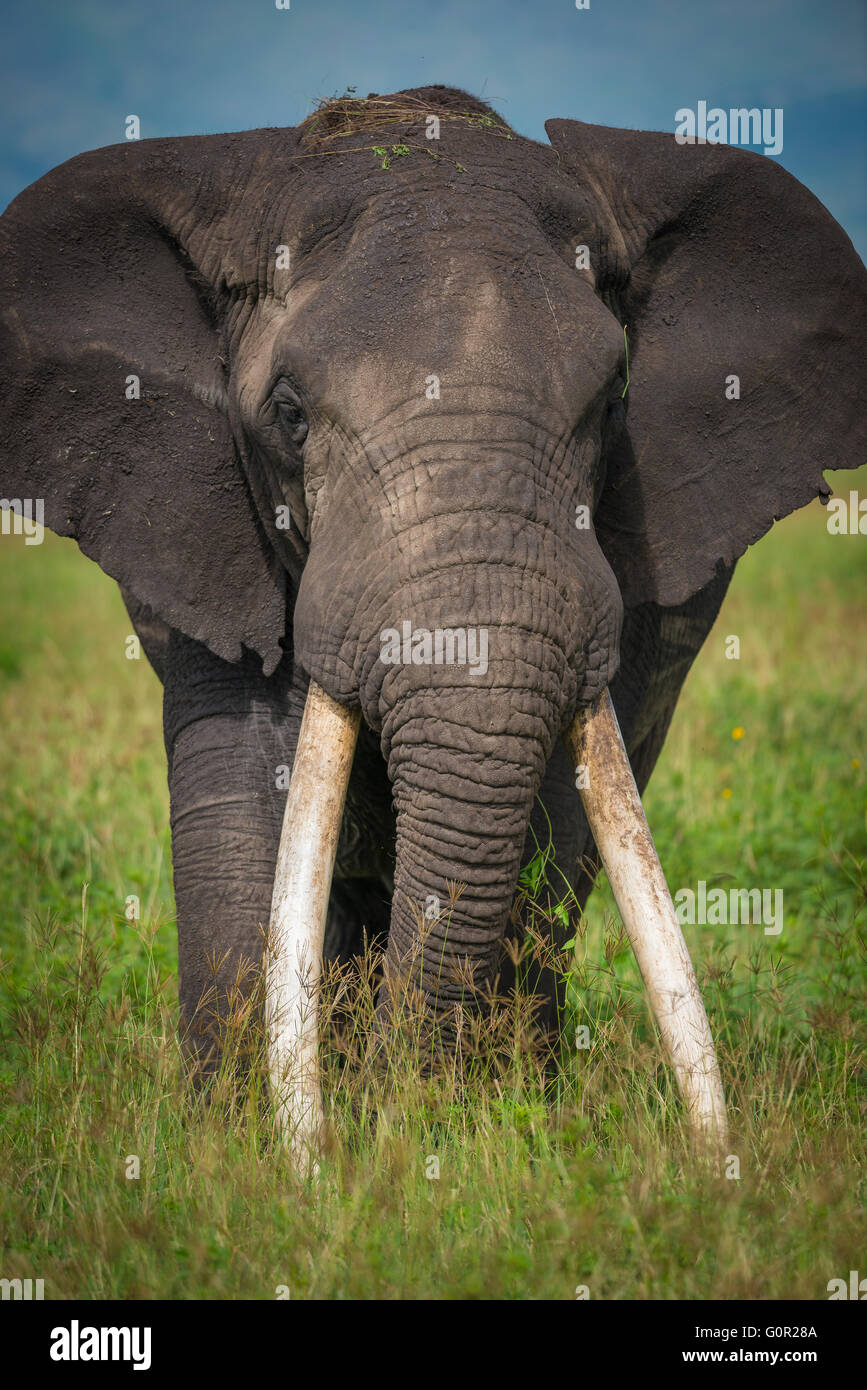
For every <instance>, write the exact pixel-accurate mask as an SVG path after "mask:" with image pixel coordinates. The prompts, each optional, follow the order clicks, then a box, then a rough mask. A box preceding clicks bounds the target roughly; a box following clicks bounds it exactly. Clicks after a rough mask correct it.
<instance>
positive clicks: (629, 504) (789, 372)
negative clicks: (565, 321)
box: [546, 120, 867, 606]
mask: <svg viewBox="0 0 867 1390" xmlns="http://www.w3.org/2000/svg"><path fill="white" fill-rule="evenodd" d="M546 130H547V132H548V135H549V138H550V140H551V143H552V145H553V146H554V147H555V149H556V150H557V151H558V152H559V155H560V160H559V164H560V172H561V174H562V175H563V176H565V177H566V178H567V179H574V180H576V181H578V182H580V184H581V185H582V186H583V187H584V188H586V187H587V186H588V185H589V186H590V187H591V188H592V189H593V190H594V191H595V194H596V196H597V199H598V202H599V205H600V206H601V208H602V223H603V226H602V232H603V236H604V237H605V239H606V241H607V245H608V246H609V247H610V246H613V245H616V246H617V247H618V248H620V250H621V253H622V252H623V249H624V248H625V256H624V261H625V269H626V270H627V271H628V278H627V279H626V281H625V284H623V285H622V287H621V289H620V290H619V292H617V291H615V294H614V298H613V299H612V300H611V301H610V302H611V304H612V307H614V308H615V310H616V312H617V313H618V315H619V317H620V319H621V322H623V324H624V326H626V329H627V335H628V348H629V369H630V379H629V386H628V390H627V393H626V401H627V412H626V427H625V429H624V430H623V431H622V432H621V433H620V435H619V437H618V438H617V440H616V441H612V443H611V447H610V450H609V456H608V471H607V475H606V482H605V485H604V488H603V491H602V494H601V496H600V499H599V503H598V508H597V514H596V519H595V524H596V531H597V535H598V537H599V541H600V544H601V546H602V548H603V550H604V551H605V554H606V556H607V558H608V560H609V562H610V564H611V566H612V568H613V569H614V571H615V573H616V575H617V578H618V580H619V582H620V586H621V591H622V593H623V597H624V600H625V602H626V603H627V605H628V606H633V605H635V604H637V603H641V602H646V601H648V600H655V601H656V602H658V603H660V604H664V605H667V606H669V605H675V604H679V603H683V602H685V601H686V600H687V599H688V598H689V597H690V596H691V595H692V594H694V593H696V592H697V591H698V590H699V589H700V588H701V587H702V586H703V585H704V584H706V583H707V582H708V581H709V580H710V579H712V578H713V576H714V574H715V573H722V572H723V571H724V570H725V569H726V568H727V567H728V566H729V565H730V564H731V563H732V562H733V561H734V560H736V559H737V557H738V556H739V555H741V554H743V552H744V550H745V549H746V548H747V546H748V545H751V544H752V543H753V542H754V541H756V540H758V539H759V537H760V536H762V535H764V533H765V532H766V531H767V530H768V528H769V527H770V526H771V525H772V524H773V522H774V521H775V520H777V519H779V518H780V517H782V516H785V515H786V514H787V513H788V512H790V511H793V510H794V509H795V508H796V507H801V506H803V505H804V504H805V503H806V502H809V501H810V500H811V499H812V498H814V497H816V496H817V495H818V496H822V497H823V499H825V498H827V496H828V494H829V491H830V490H829V488H828V487H827V485H826V484H825V483H824V482H823V479H822V470H823V469H826V468H855V467H857V466H858V465H859V464H861V463H862V462H863V461H864V445H865V438H864V433H865V420H867V413H865V410H864V405H865V401H864V396H865V376H864V349H865V329H867V315H865V298H867V295H865V289H867V275H865V271H864V267H863V265H862V263H861V261H860V259H859V257H858V256H857V254H856V252H855V250H854V248H853V247H852V244H851V242H850V241H849V239H848V237H847V236H846V235H845V233H844V232H843V231H842V229H841V228H840V227H839V226H838V224H837V223H836V222H835V221H834V219H833V218H832V217H831V215H830V213H829V212H828V211H827V210H826V209H825V208H824V207H823V206H822V204H821V203H819V202H818V200H817V199H816V198H814V197H813V195H812V194H811V193H809V192H808V190H807V189H806V188H804V186H803V185H802V184H800V183H799V182H798V181H797V179H795V178H793V177H792V176H791V175H790V174H788V173H786V172H785V170H783V169H782V168H780V167H779V165H776V164H773V163H772V162H771V161H770V160H769V159H766V158H763V157H762V156H760V155H756V154H753V153H751V152H749V151H744V150H737V149H733V148H731V147H729V146H723V145H680V144H678V143H677V141H676V140H675V138H674V136H673V135H662V134H648V133H645V132H641V131H629V130H614V129H609V128H607V127H604V126H592V125H585V124H583V123H582V122H579V121H562V120H554V121H549V122H548V123H547V125H546ZM732 377H737V378H738V383H737V385H736V384H735V383H734V382H732V381H731V378H732ZM738 390H739V399H737V398H735V397H736V394H737V391H738ZM728 397H732V398H731V399H729V398H728Z"/></svg>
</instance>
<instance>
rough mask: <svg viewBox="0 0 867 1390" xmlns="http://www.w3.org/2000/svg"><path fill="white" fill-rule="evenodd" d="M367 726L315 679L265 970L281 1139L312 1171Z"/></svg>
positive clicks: (289, 801) (290, 799)
mask: <svg viewBox="0 0 867 1390" xmlns="http://www.w3.org/2000/svg"><path fill="white" fill-rule="evenodd" d="M360 722H361V713H360V711H359V710H349V709H345V708H344V706H343V705H339V704H337V702H336V701H335V700H332V699H331V697H330V695H326V693H325V691H324V690H323V689H322V688H321V687H320V686H318V685H317V684H316V683H315V682H314V681H312V680H311V682H310V688H309V690H308V692H307V702H306V704H305V706H304V718H303V719H302V721H301V731H300V733H299V736H298V748H297V751H296V753H295V762H294V764H293V766H292V779H291V782H290V784H289V793H288V796H287V798H286V811H285V813H284V816H283V829H282V832H281V835H280V849H279V851H278V855H277V869H276V872H275V875H274V893H273V896H272V899H271V920H270V926H269V933H268V953H267V960H266V970H265V981H266V983H265V1021H266V1027H267V1030H268V1067H269V1075H270V1080H271V1092H272V1097H273V1100H274V1103H275V1105H276V1108H277V1119H278V1125H279V1129H280V1133H281V1136H282V1138H283V1141H284V1142H285V1143H287V1144H288V1145H289V1147H290V1149H291V1150H292V1153H293V1155H294V1156H295V1158H296V1161H298V1163H299V1166H302V1167H304V1168H306V1169H307V1170H308V1171H309V1170H310V1169H315V1166H316V1156H317V1154H318V1152H319V1146H320V1142H321V1133H322V1097H321V1093H320V1085H319V1068H318V1053H319V1029H318V1018H317V1015H318V989H319V980H320V975H321V971H322V947H323V942H324V939H325V917H326V913H327V911H328V896H329V893H330V891H331V876H332V873H333V871H334V856H335V854H336V852H337V840H338V837H339V834H340V822H341V819H342V816H343V803H344V801H345V800H346V788H347V785H348V783H349V774H350V772H351V771H352V758H353V754H354V751H355V743H356V740H357V738H358V729H359V724H360Z"/></svg>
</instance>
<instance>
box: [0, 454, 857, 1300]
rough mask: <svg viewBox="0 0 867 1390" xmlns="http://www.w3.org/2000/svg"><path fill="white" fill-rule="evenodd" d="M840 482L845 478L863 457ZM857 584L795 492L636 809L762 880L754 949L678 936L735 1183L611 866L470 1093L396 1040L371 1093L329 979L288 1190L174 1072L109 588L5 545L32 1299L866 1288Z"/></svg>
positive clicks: (737, 594) (21, 1144) (743, 575)
mask: <svg viewBox="0 0 867 1390" xmlns="http://www.w3.org/2000/svg"><path fill="white" fill-rule="evenodd" d="M836 483H837V487H838V488H839V489H840V490H841V491H843V492H845V491H846V490H847V489H848V488H849V487H850V486H858V485H859V484H860V486H861V492H862V495H863V494H864V492H865V491H867V474H865V473H864V472H862V473H861V474H860V475H852V474H848V475H838V478H837V480H836ZM865 591H867V539H865V538H864V537H863V536H862V537H859V536H831V535H829V534H828V532H827V530H826V527H825V518H824V515H823V513H822V511H821V509H820V508H819V507H818V505H816V506H814V507H810V508H808V509H806V510H805V511H803V512H801V513H799V514H798V515H796V516H794V517H792V518H789V519H788V520H786V521H785V522H783V523H781V524H780V525H778V526H777V527H775V528H774V530H773V532H772V533H771V535H769V536H768V537H767V538H766V539H765V540H764V541H763V542H762V543H761V544H760V545H759V546H758V547H756V548H755V550H753V551H751V552H750V553H749V554H748V555H747V556H746V557H745V559H744V560H743V561H742V562H741V564H740V566H739V569H738V572H737V574H736V576H735V579H734V582H733V585H732V588H731V590H730V594H729V597H728V598H727V600H726V604H725V606H724V609H723V613H722V615H721V617H720V620H719V622H718V623H717V626H716V628H715V630H714V632H713V633H712V635H711V637H710V638H709V640H708V643H707V645H706V647H705V649H704V651H703V652H702V654H701V656H700V658H699V660H698V662H697V663H696V666H695V668H694V670H693V672H692V673H691V675H690V677H689V679H688V681H687V684H686V687H685V691H684V695H683V698H682V700H681V703H680V705H679V708H678V712H677V714H676V716H675V720H674V724H673V726H672V730H671V733H670V736H669V739H668V743H667V745H666V748H665V750H664V752H663V754H662V757H661V759H660V763H659V765H658V767H657V770H656V773H655V774H654V777H653V779H652V781H651V784H650V787H649V789H648V793H647V795H646V798H645V801H646V807H647V812H648V818H649V821H650V824H651V828H652V829H653V832H654V835H655V839H656V843H657V846H658V848H659V852H660V856H661V858H662V862H663V866H664V868H665V870H666V874H667V877H668V880H669V883H670V885H671V887H672V890H673V891H677V890H678V889H680V888H682V887H692V888H695V887H696V885H697V883H698V882H699V880H704V881H705V882H706V883H707V884H708V885H709V886H711V885H712V886H723V887H729V886H737V887H738V888H754V887H760V888H766V889H780V890H782V892H783V902H784V913H783V918H784V920H783V929H782V931H781V932H780V933H779V934H778V935H768V934H766V933H765V931H764V929H763V926H762V925H761V924H760V923H757V924H754V925H728V926H687V927H685V929H684V930H685V934H686V936H687V941H688V944H689V947H690V950H691V953H692V956H693V960H694V962H695V965H696V970H697V973H698V976H699V981H700V984H701V986H702V990H703V994H704V997H705V1001H706V1004H707V1007H708V1012H709V1015H710V1020H711V1027H712V1031H713V1033H714V1037H715V1039H716V1041H717V1046H718V1051H719V1054H720V1061H721V1065H722V1070H723V1077H724V1082H725V1086H726V1091H727V1094H728V1098H729V1103H730V1109H731V1118H732V1126H733V1136H732V1142H731V1146H730V1147H731V1155H732V1158H731V1159H730V1160H729V1162H728V1163H727V1165H726V1170H725V1171H721V1172H719V1173H716V1174H715V1173H714V1172H713V1171H711V1170H710V1169H708V1168H707V1167H706V1166H703V1165H701V1164H699V1163H697V1162H695V1161H694V1160H693V1159H692V1158H691V1157H690V1153H689V1150H688V1147H687V1145H686V1143H685V1140H684V1136H683V1133H682V1129H681V1123H680V1117H679V1109H678V1104H677V1099H676V1095H675V1092H674V1090H673V1085H672V1081H671V1077H670V1075H669V1073H668V1071H667V1069H666V1068H665V1067H663V1066H662V1064H661V1062H660V1060H659V1056H658V1053H657V1050H656V1047H655V1044H654V1033H653V1030H652V1027H651V1025H650V1022H649V1019H648V1015H647V1011H646V1007H645V1004H644V996H643V993H642V990H641V987H640V980H639V977H638V974H637V970H636V967H635V964H634V961H633V959H632V957H631V953H630V951H629V948H628V946H627V945H626V944H625V941H624V939H623V937H622V935H621V933H620V930H619V924H618V919H617V917H616V913H615V911H614V908H613V903H612V900H611V898H610V895H609V893H608V890H607V887H606V886H605V885H604V884H602V885H600V889H599V890H598V891H597V892H596V893H594V895H593V898H592V899H591V903H590V906H589V909H588V914H587V919H586V924H585V926H586V930H585V931H584V932H583V934H582V935H581V937H580V939H579V941H578V944H577V948H576V955H575V959H574V961H571V960H570V961H567V962H566V963H565V964H566V967H567V968H568V969H569V974H570V993H569V999H570V1012H571V1014H572V1017H571V1018H570V1021H569V1023H568V1026H567V1028H566V1030H565V1040H566V1041H565V1045H564V1053H563V1063H562V1067H561V1069H560V1072H559V1074H558V1076H557V1077H556V1079H555V1080H554V1081H553V1082H551V1081H547V1080H546V1078H545V1077H544V1075H542V1074H540V1072H539V1068H538V1067H537V1065H536V1063H535V1061H534V1059H533V1055H532V1053H531V1051H530V1050H529V1049H528V1048H526V1047H524V1046H523V1044H522V1039H523V1038H524V1036H525V1030H524V1029H523V1026H522V1020H521V1018H520V1017H517V1018H516V1020H515V1022H514V1026H513V1028H512V1031H511V1033H510V1034H509V1038H510V1040H511V1046H510V1048H509V1049H507V1051H506V1054H505V1055H504V1054H503V1052H502V1050H501V1052H500V1053H498V1054H497V1057H496V1060H495V1059H494V1058H493V1057H492V1056H489V1055H487V1054H486V1053H485V1051H484V1049H480V1052H479V1057H478V1059H477V1061H476V1063H474V1064H471V1065H469V1066H468V1073H467V1076H466V1077H465V1078H464V1080H463V1082H462V1084H461V1085H458V1083H457V1082H456V1080H455V1079H454V1078H453V1077H451V1076H444V1077H439V1078H438V1079H436V1080H429V1081H425V1080H422V1079H421V1078H420V1077H419V1075H418V1074H417V1072H416V1071H415V1070H414V1068H413V1066H412V1065H411V1059H410V1062H407V1059H406V1058H405V1057H404V1056H402V1055H401V1053H400V1048H401V1046H402V1044H395V1056H394V1057H393V1059H392V1066H391V1068H390V1070H389V1072H388V1074H387V1076H386V1078H385V1081H383V1080H381V1079H371V1078H370V1075H369V1073H368V1072H367V1071H366V1070H365V1069H364V1068H363V1067H360V1066H354V1065H352V1055H353V1053H354V1051H356V1050H357V1051H362V1050H363V1049H362V1047H361V1042H362V1040H363V1035H364V1024H365V1019H366V1017H367V1016H368V1011H369V1008H370V998H369V991H367V990H366V987H365V982H364V980H363V979H362V980H361V981H358V982H355V983H354V984H352V985H351V988H352V989H354V990H355V993H356V995H357V996H358V997H357V1001H356V1006H357V1010H358V1018H359V1024H358V1027H357V1029H356V1032H355V1035H354V1036H352V1037H350V1039H349V1041H348V1043H346V1044H345V1047H338V1046H334V1047H332V1048H331V1049H330V1050H329V1053H328V1056H327V1058H326V1062H325V1067H326V1077H325V1080H326V1096H327V1098H328V1105H329V1109H330V1113H331V1117H332V1137H331V1142H330V1144H329V1148H328V1152H327V1155H326V1158H325V1160H324V1163H323V1167H322V1171H321V1175H320V1177H319V1179H318V1181H317V1182H316V1183H315V1184H313V1185H311V1184H305V1183H302V1182H300V1181H299V1180H297V1179H296V1178H295V1177H294V1176H293V1174H292V1172H291V1171H290V1168H289V1165H288V1163H287V1160H286V1158H285V1156H284V1155H282V1154H281V1153H280V1152H279V1151H275V1149H274V1147H273V1145H272V1143H271V1132H270V1127H269V1122H268V1120H267V1117H266V1116H265V1115H264V1112H263V1110H262V1108H261V1107H260V1106H259V1104H258V1099H259V1098H258V1097H257V1096H256V1094H255V1093H253V1092H251V1094H250V1097H249V1099H248V1102H247V1103H246V1104H239V1105H236V1106H234V1107H232V1108H230V1113H229V1118H228V1119H225V1118H224V1112H225V1110H226V1108H227V1107H224V1106H221V1105H219V1104H217V1105H213V1106H211V1107H210V1108H204V1107H200V1106H196V1105H193V1103H192V1102H191V1101H190V1099H189V1098H188V1097H187V1095H186V1093H185V1089H184V1085H183V1081H182V1077H181V1070H180V1065H179V1059H178V1051H177V1046H176V1042H175V1031H174V1030H175V1011H176V977H175V966H176V943H175V927H174V921H173V900H172V890H171V872H170V840H169V833H168V797H167V791H166V778H165V761H164V755H163V749H162V738H161V708H160V689H159V685H158V682H157V680H156V678H155V676H154V675H153V673H152V671H151V670H150V668H149V667H148V665H147V663H146V661H145V659H144V658H142V659H141V660H140V661H130V660H127V659H126V657H125V645H124V643H125V637H126V636H127V634H128V633H129V631H130V627H129V620H128V618H127V617H126V614H125V611H124V609H123V606H122V603H121V600H120V597H119V594H118V591H117V589H116V587H115V585H114V584H113V583H112V582H111V581H110V580H108V579H107V578H105V576H103V575H102V574H101V573H100V572H99V571H98V570H97V568H96V567H95V566H94V565H92V564H91V563H90V562H89V561H87V560H85V559H84V558H83V557H82V556H81V555H80V554H79V552H78V551H77V549H76V547H75V546H74V545H73V544H72V543H71V542H67V541H60V540H57V539H56V538H53V537H51V536H47V537H46V541H45V544H44V545H43V546H41V547H35V546H34V547H25V546H24V544H23V540H22V539H21V538H20V537H19V538H11V537H3V538H2V539H0V604H2V636H0V707H2V719H3V730H4V758H3V765H2V796H0V839H2V848H0V854H2V862H3V864H4V866H5V868H4V872H3V875H2V880H0V953H2V954H0V964H2V970H0V1009H2V1018H0V1029H2V1061H0V1231H2V1237H0V1239H2V1247H3V1248H2V1257H0V1275H2V1276H3V1277H6V1278H14V1277H22V1278H26V1277H32V1278H42V1279H44V1280H45V1294H46V1297H48V1298H64V1297H84V1298H89V1297H92V1298H109V1297H117V1298H149V1297H162V1298H174V1299H177V1298H274V1297H275V1296H277V1291H278V1289H281V1290H282V1291H283V1294H284V1295H285V1294H286V1293H287V1292H288V1294H289V1295H290V1296H291V1297H293V1298H304V1297H310V1298H393V1297H408V1298H423V1297H435V1298H491V1297H493V1298H560V1299H562V1298H565V1299H572V1298H574V1297H575V1296H576V1290H578V1289H586V1291H587V1292H588V1293H589V1296H590V1297H591V1298H609V1299H610V1298H666V1299H677V1298H786V1297H788V1298H804V1299H825V1298H827V1296H828V1294H827V1284H828V1281H829V1280H830V1279H832V1278H836V1277H843V1278H846V1277H847V1276H848V1271H849V1270H850V1269H860V1270H861V1272H862V1274H867V1268H865V1267H864V1259H865V1248H867V1243H865V1218H864V1207H865V1202H864V1198H865V1177H864V1166H863V1164H864V1120H865V1091H864V1073H863V1065H864V1031H863V1025H864V1018H865V995H867V970H865V923H867V910H865V896H867V816H865V801H867V799H865V783H867V750H865V748H864V745H863V737H864V729H865V726H867V662H865V643H867V609H865ZM730 635H736V636H738V637H739V638H740V659H739V660H729V659H727V658H726V654H725V653H726V641H725V639H726V638H727V637H728V636H730ZM130 895H135V896H136V897H137V898H138V900H139V902H140V920H139V921H128V920H126V917H125V915H124V910H125V903H126V901H127V899H128V898H129V897H130ZM519 1012H520V1011H519ZM580 1024H586V1025H588V1036H589V1041H590V1046H589V1047H586V1048H575V1047H573V1046H572V1040H573V1039H574V1036H575V1032H576V1028H577V1027H578V1026H579V1025H580ZM356 1045H357V1046H356ZM347 1057H348V1060H349V1064H348V1065H347ZM374 1115H375V1116H376V1120H375V1123H374V1121H373V1116H374ZM134 1160H135V1161H134ZM437 1169H438V1174H439V1175H438V1176H435V1174H436V1172H437ZM136 1173H137V1174H138V1176H136V1175H135V1174H136ZM737 1173H739V1176H736V1175H735V1174H737ZM859 1261H860V1263H859Z"/></svg>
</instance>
